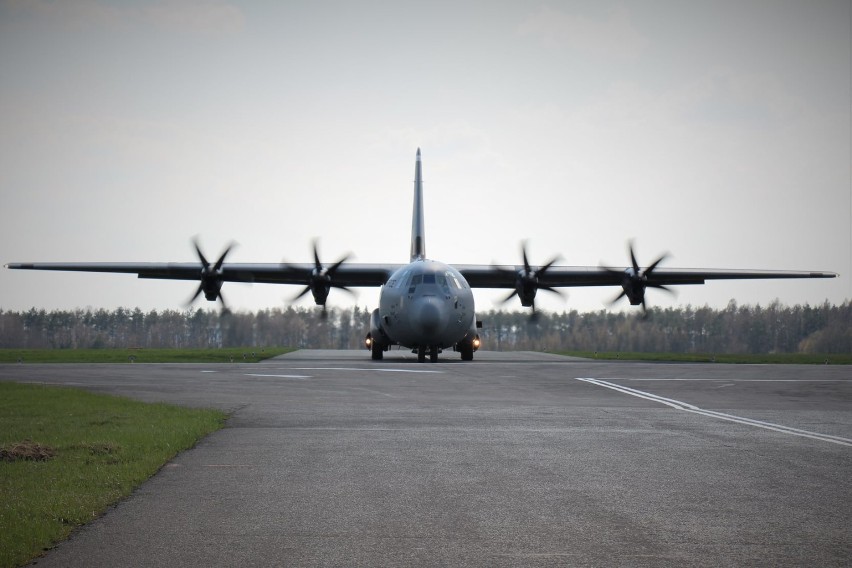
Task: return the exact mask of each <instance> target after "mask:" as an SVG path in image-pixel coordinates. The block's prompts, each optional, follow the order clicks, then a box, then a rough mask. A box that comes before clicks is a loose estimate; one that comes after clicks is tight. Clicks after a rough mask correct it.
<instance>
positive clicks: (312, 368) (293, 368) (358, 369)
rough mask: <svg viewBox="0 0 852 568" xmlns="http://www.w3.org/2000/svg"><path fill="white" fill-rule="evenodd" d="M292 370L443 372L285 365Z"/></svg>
mask: <svg viewBox="0 0 852 568" xmlns="http://www.w3.org/2000/svg"><path fill="white" fill-rule="evenodd" d="M287 369H290V370H293V371H376V372H379V373H443V372H444V371H431V370H428V369H385V368H382V369H379V368H376V367H287Z"/></svg>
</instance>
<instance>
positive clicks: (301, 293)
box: [290, 286, 311, 302]
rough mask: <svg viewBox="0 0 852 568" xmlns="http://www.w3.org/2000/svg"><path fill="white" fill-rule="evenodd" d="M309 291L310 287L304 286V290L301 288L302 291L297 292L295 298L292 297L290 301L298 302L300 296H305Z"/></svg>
mask: <svg viewBox="0 0 852 568" xmlns="http://www.w3.org/2000/svg"><path fill="white" fill-rule="evenodd" d="M310 291H311V287H310V286H305V287H304V288H302V291H301V292H299V293H298V294H296V296H294V297H293V299H292V300H290V301H291V302H295V301H296V300H298V299H299V298H301V297H302V296H304V295H305V294H307V293H308V292H310Z"/></svg>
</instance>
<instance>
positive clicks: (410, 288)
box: [408, 274, 423, 294]
mask: <svg viewBox="0 0 852 568" xmlns="http://www.w3.org/2000/svg"><path fill="white" fill-rule="evenodd" d="M421 282H423V275H422V274H415V275H414V276H412V277H411V284H410V285H409V286H408V293H409V294H413V293H414V289H415V288H417V285H418V284H420V283H421Z"/></svg>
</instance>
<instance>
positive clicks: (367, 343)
mask: <svg viewBox="0 0 852 568" xmlns="http://www.w3.org/2000/svg"><path fill="white" fill-rule="evenodd" d="M364 343H365V344H366V345H367V349H369V348H370V347H372V346H373V338H372V337H371V336H369V335H368V336H367V338H366V339H365V340H364Z"/></svg>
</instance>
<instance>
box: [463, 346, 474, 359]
mask: <svg viewBox="0 0 852 568" xmlns="http://www.w3.org/2000/svg"><path fill="white" fill-rule="evenodd" d="M461 360H462V361H473V345H465V344H463V345H462V346H461Z"/></svg>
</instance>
